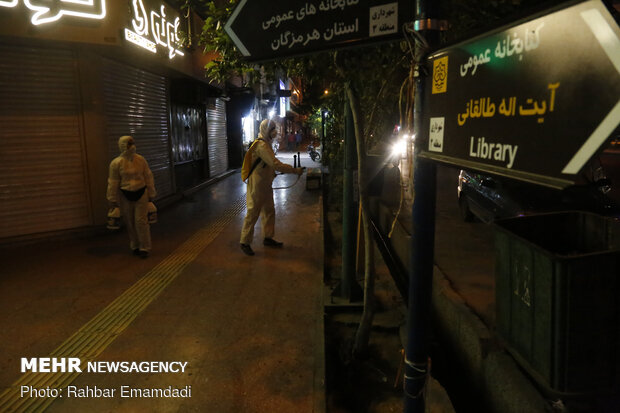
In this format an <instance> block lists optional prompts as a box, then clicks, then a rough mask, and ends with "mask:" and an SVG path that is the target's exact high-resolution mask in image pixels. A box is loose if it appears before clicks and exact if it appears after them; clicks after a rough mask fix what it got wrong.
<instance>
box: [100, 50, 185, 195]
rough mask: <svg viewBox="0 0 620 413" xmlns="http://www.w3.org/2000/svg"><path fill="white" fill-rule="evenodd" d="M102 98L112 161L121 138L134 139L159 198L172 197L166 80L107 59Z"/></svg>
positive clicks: (104, 64)
mask: <svg viewBox="0 0 620 413" xmlns="http://www.w3.org/2000/svg"><path fill="white" fill-rule="evenodd" d="M103 95H104V100H105V115H106V136H107V140H108V144H109V148H110V160H112V159H113V158H115V157H116V156H118V154H119V151H118V138H120V137H121V136H123V135H131V136H133V137H134V140H135V141H136V147H137V149H138V153H139V154H140V155H142V156H144V158H145V159H146V160H147V162H148V163H149V167H150V168H151V171H152V172H153V175H154V176H155V187H156V189H157V197H158V198H160V197H163V196H166V195H169V194H172V193H173V192H174V187H173V185H172V170H171V167H172V163H171V161H170V150H169V144H168V139H169V128H168V88H167V83H166V78H165V77H163V76H159V75H156V74H153V73H149V72H146V71H144V70H141V69H137V68H134V67H131V66H127V65H124V64H121V63H118V62H115V61H112V60H108V59H104V60H103Z"/></svg>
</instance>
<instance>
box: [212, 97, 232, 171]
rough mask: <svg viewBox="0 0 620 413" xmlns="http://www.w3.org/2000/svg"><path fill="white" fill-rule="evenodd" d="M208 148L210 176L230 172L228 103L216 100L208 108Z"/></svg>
mask: <svg viewBox="0 0 620 413" xmlns="http://www.w3.org/2000/svg"><path fill="white" fill-rule="evenodd" d="M207 142H208V144H207V147H208V150H209V174H210V176H212V177H213V176H217V175H220V174H223V173H224V172H226V171H227V170H228V137H227V136H226V103H225V102H224V101H223V100H222V99H219V98H217V99H215V104H214V105H210V106H209V107H208V108H207Z"/></svg>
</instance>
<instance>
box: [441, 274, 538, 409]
mask: <svg viewBox="0 0 620 413" xmlns="http://www.w3.org/2000/svg"><path fill="white" fill-rule="evenodd" d="M432 294H433V295H432V311H433V315H434V317H435V320H436V326H437V328H438V330H439V332H440V333H441V334H442V335H443V336H444V337H446V338H447V340H448V344H449V346H450V348H451V349H452V350H453V351H454V352H455V353H456V358H457V360H458V363H459V364H460V365H461V367H462V369H463V370H464V371H467V372H468V373H469V374H470V375H471V379H472V383H474V387H475V389H476V392H477V393H478V395H479V396H480V397H481V398H482V399H483V403H485V404H486V407H487V408H488V409H489V410H490V411H491V412H497V413H545V412H548V411H549V405H548V403H547V402H546V401H545V399H544V398H543V396H542V395H541V394H540V393H539V392H538V391H537V389H536V388H535V387H534V385H533V384H532V383H531V382H530V381H529V379H528V378H527V376H525V374H524V373H523V372H522V371H521V370H520V369H519V367H518V366H517V364H516V362H515V361H514V360H513V359H512V357H510V355H508V353H507V352H506V351H504V349H503V348H501V346H500V345H499V344H498V343H497V342H496V340H495V338H494V335H493V333H492V332H491V331H490V330H489V329H488V328H487V326H486V325H484V323H483V322H482V320H481V319H480V318H479V317H478V316H477V315H476V314H474V313H473V312H472V310H471V309H470V308H469V307H468V306H467V305H466V304H465V301H464V300H463V299H462V298H461V296H459V295H458V293H457V292H456V291H454V290H453V289H452V287H451V286H450V282H449V281H448V279H447V278H446V277H445V275H444V274H443V273H442V272H441V270H440V269H439V268H438V267H437V266H434V271H433V293H432Z"/></svg>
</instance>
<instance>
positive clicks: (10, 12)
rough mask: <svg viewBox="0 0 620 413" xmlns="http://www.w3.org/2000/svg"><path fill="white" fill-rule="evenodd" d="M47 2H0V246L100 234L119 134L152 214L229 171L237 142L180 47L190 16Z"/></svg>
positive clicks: (137, 0) (159, 9) (194, 56)
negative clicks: (143, 177)
mask: <svg viewBox="0 0 620 413" xmlns="http://www.w3.org/2000/svg"><path fill="white" fill-rule="evenodd" d="M52 3H53V4H54V5H55V8H54V9H50V8H48V7H47V6H45V5H46V4H48V3H46V2H32V1H25V0H10V1H0V240H11V239H15V238H32V237H39V236H46V234H48V235H49V234H54V233H58V232H66V231H73V230H83V229H89V228H90V229H92V228H97V227H101V226H103V224H104V223H105V218H106V212H107V202H106V199H105V192H106V186H107V175H108V165H109V162H110V161H111V160H112V159H113V158H114V157H115V156H117V155H118V147H117V141H118V138H119V137H120V136H122V135H132V136H133V137H134V139H135V140H136V146H137V148H138V153H140V154H141V155H143V156H144V157H145V158H146V159H147V161H148V162H149V165H150V167H151V170H152V171H153V174H154V176H155V184H156V187H157V191H158V198H157V201H159V202H162V203H164V202H169V201H170V200H172V199H174V198H175V197H178V196H179V193H180V192H182V191H184V190H186V189H187V188H191V187H194V186H196V185H200V184H201V183H203V182H205V181H207V180H208V179H210V178H213V177H216V176H219V175H221V174H224V173H226V172H227V171H228V170H229V168H230V165H229V160H228V158H229V151H230V147H231V145H232V146H237V145H239V146H240V145H241V143H240V142H239V143H236V142H231V141H230V138H229V136H228V135H229V134H228V132H227V127H226V124H227V109H226V105H227V102H226V100H227V99H228V98H226V97H224V96H223V91H222V90H221V89H219V88H217V87H214V86H212V85H210V84H209V83H207V82H206V80H205V79H204V74H203V67H204V65H205V64H206V63H207V61H208V57H207V56H204V55H203V54H202V51H201V49H200V48H195V49H193V48H192V47H191V45H190V47H188V44H189V43H188V42H187V41H182V39H181V37H182V33H183V32H185V33H188V32H189V33H192V32H197V31H199V30H200V28H201V20H200V18H199V17H198V16H196V15H195V14H193V13H191V12H190V13H185V12H182V11H180V10H179V9H176V8H174V7H173V6H171V5H170V4H168V3H165V2H161V1H148V0H118V1H116V0H115V1H112V0H92V1H89V2H49V4H52ZM33 4H34V5H33ZM39 4H40V5H39ZM35 5H36V6H35ZM190 25H191V26H190ZM183 44H184V45H183ZM239 123H240V119H239ZM239 139H240V138H239Z"/></svg>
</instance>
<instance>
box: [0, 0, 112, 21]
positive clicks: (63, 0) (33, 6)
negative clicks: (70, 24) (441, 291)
mask: <svg viewBox="0 0 620 413" xmlns="http://www.w3.org/2000/svg"><path fill="white" fill-rule="evenodd" d="M22 1H23V3H24V5H25V6H26V7H27V8H28V9H30V10H32V11H33V12H34V14H33V15H32V18H31V19H30V22H31V23H32V24H33V25H35V26H38V25H40V24H45V23H51V22H55V21H57V20H60V18H62V17H63V16H73V17H77V18H81V19H98V20H101V19H103V18H104V17H105V13H106V9H105V0H22ZM19 2H20V0H0V7H8V8H13V7H17V6H18V5H19Z"/></svg>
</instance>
